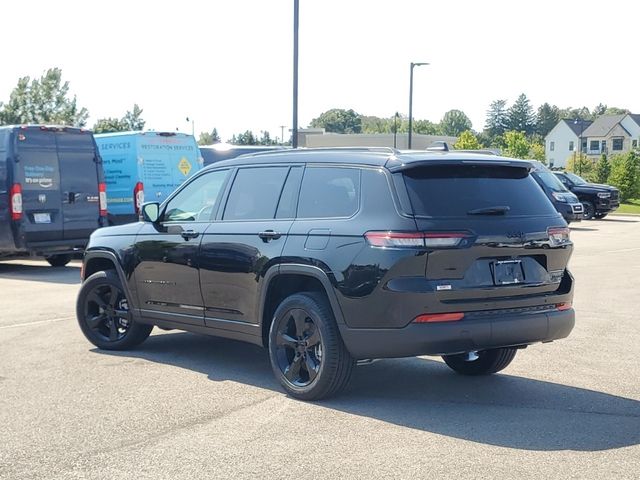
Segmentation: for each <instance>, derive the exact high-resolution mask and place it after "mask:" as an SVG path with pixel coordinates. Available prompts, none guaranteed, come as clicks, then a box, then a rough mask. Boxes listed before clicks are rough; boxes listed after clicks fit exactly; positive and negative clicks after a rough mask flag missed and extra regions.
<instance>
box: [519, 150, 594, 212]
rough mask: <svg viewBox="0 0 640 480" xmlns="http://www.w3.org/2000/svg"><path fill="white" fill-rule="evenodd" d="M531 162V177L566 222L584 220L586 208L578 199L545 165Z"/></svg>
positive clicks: (534, 161)
mask: <svg viewBox="0 0 640 480" xmlns="http://www.w3.org/2000/svg"><path fill="white" fill-rule="evenodd" d="M529 161H530V162H531V164H532V165H533V170H532V171H531V176H532V177H533V178H534V179H535V181H536V182H538V185H540V187H541V188H542V190H544V193H545V194H546V195H547V198H548V199H549V200H551V203H553V206H554V207H556V210H558V212H560V214H561V215H562V217H563V218H564V219H565V221H566V222H567V223H571V222H579V221H580V220H582V215H583V213H584V207H583V206H582V203H580V200H578V197H576V196H575V195H574V194H573V193H571V192H570V191H569V190H568V189H567V187H565V186H564V185H563V183H562V182H561V181H560V179H558V177H556V176H555V175H554V174H553V172H552V171H551V170H549V169H548V168H547V167H546V166H545V165H544V164H542V163H541V162H538V161H536V160H529Z"/></svg>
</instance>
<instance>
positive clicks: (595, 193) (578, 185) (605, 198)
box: [553, 172, 620, 220]
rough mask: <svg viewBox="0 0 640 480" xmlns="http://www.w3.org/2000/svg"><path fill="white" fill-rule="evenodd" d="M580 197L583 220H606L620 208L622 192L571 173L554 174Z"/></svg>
mask: <svg viewBox="0 0 640 480" xmlns="http://www.w3.org/2000/svg"><path fill="white" fill-rule="evenodd" d="M553 173H555V174H556V175H557V176H558V178H559V179H560V181H561V182H562V183H563V184H564V186H565V187H567V188H568V189H569V190H571V192H572V193H573V194H574V195H576V196H577V197H578V199H579V200H580V202H581V203H582V206H583V208H584V211H583V213H582V218H584V219H585V220H591V219H592V218H594V217H595V218H604V217H606V216H607V214H609V213H610V212H612V211H614V210H615V209H617V208H618V207H619V206H620V191H619V190H618V189H617V188H616V187H612V186H611V185H603V184H599V183H589V182H587V181H586V180H585V179H584V178H582V177H580V176H578V175H576V174H575V173H571V172H553Z"/></svg>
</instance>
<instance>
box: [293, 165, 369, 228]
mask: <svg viewBox="0 0 640 480" xmlns="http://www.w3.org/2000/svg"><path fill="white" fill-rule="evenodd" d="M359 202H360V170H358V169H356V168H339V167H309V168H307V169H306V170H305V172H304V178H303V179H302V187H301V188H300V201H299V203H298V215H297V216H298V218H333V217H350V216H352V215H353V214H354V213H356V212H357V211H358V206H359Z"/></svg>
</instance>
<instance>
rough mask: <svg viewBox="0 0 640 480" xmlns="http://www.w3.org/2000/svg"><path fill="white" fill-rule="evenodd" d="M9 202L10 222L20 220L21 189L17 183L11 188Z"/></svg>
mask: <svg viewBox="0 0 640 480" xmlns="http://www.w3.org/2000/svg"><path fill="white" fill-rule="evenodd" d="M9 202H10V204H11V220H20V219H22V187H21V186H20V184H19V183H14V184H13V185H12V186H11V190H10V192H9Z"/></svg>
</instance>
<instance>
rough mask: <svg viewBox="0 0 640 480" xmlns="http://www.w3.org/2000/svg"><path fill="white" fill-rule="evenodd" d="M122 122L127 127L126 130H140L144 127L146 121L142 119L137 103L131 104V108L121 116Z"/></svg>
mask: <svg viewBox="0 0 640 480" xmlns="http://www.w3.org/2000/svg"><path fill="white" fill-rule="evenodd" d="M122 122H123V123H124V125H125V126H126V127H127V130H134V131H137V130H142V129H144V125H145V123H147V122H146V121H144V120H143V119H142V109H141V108H140V107H139V106H138V104H137V103H134V104H133V110H131V111H129V110H127V113H125V114H124V117H122Z"/></svg>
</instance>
